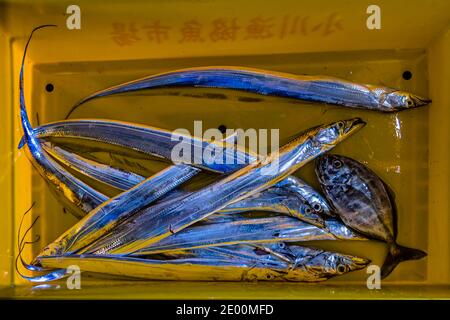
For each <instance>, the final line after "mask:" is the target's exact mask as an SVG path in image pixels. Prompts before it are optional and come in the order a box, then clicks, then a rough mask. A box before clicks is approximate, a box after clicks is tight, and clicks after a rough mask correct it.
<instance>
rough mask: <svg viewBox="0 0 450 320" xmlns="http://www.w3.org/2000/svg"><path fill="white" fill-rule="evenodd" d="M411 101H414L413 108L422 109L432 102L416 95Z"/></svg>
mask: <svg viewBox="0 0 450 320" xmlns="http://www.w3.org/2000/svg"><path fill="white" fill-rule="evenodd" d="M411 99H412V100H413V102H414V103H413V108H414V107H421V106H426V105H427V104H430V103H431V102H432V101H431V99H427V98H422V97H419V96H416V95H413V96H411Z"/></svg>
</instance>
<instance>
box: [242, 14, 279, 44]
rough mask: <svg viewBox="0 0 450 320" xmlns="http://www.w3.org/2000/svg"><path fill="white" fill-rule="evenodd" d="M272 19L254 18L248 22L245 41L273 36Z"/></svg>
mask: <svg viewBox="0 0 450 320" xmlns="http://www.w3.org/2000/svg"><path fill="white" fill-rule="evenodd" d="M272 21H273V19H272V18H261V17H256V18H253V19H251V20H250V23H249V24H248V26H247V36H246V37H245V39H267V38H271V37H272V36H273V33H272V28H273V26H274V25H273V23H272Z"/></svg>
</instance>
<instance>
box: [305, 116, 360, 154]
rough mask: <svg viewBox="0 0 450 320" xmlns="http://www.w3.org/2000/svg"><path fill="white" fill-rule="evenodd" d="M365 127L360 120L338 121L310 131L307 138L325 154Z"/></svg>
mask: <svg viewBox="0 0 450 320" xmlns="http://www.w3.org/2000/svg"><path fill="white" fill-rule="evenodd" d="M365 125H366V123H365V122H364V121H363V120H362V119H361V118H353V119H347V120H340V121H336V122H332V123H330V124H327V125H322V126H319V127H316V128H315V129H313V130H310V131H309V136H310V138H311V140H312V144H313V145H314V146H321V147H322V150H323V152H326V151H328V150H330V149H331V148H332V147H334V146H335V145H336V144H338V143H339V142H341V141H342V140H344V139H346V138H347V137H349V136H350V135H352V134H353V133H355V132H356V131H358V130H360V129H361V128H362V127H364V126H365Z"/></svg>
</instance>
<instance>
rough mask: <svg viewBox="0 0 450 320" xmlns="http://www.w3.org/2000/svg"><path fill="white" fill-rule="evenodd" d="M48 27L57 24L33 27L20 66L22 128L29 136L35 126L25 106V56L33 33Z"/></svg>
mask: <svg viewBox="0 0 450 320" xmlns="http://www.w3.org/2000/svg"><path fill="white" fill-rule="evenodd" d="M46 27H56V25H52V24H46V25H42V26H39V27H36V28H34V29H33V31H31V34H30V36H29V37H28V41H27V44H26V45H25V49H24V51H23V56H22V63H21V67H20V77H19V92H20V118H21V122H22V128H23V131H24V135H25V137H27V138H28V137H30V136H31V135H32V134H33V128H32V127H31V123H30V120H29V119H28V114H27V111H26V106H25V96H24V88H23V87H24V86H23V72H24V68H25V57H26V55H27V51H28V46H29V44H30V41H31V38H32V37H33V33H34V32H35V31H37V30H39V29H42V28H46Z"/></svg>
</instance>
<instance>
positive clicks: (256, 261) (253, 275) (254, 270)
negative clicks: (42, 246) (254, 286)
mask: <svg viewBox="0 0 450 320" xmlns="http://www.w3.org/2000/svg"><path fill="white" fill-rule="evenodd" d="M291 247H292V248H291V252H293V253H294V254H295V255H296V256H295V258H294V261H295V263H294V264H292V263H290V262H287V261H282V260H281V259H274V258H271V259H264V258H262V257H261V254H257V253H253V254H251V252H250V251H251V250H253V251H255V250H258V248H254V247H248V248H246V247H240V248H230V249H231V250H229V251H230V252H229V255H225V256H224V257H223V258H221V257H219V256H218V255H217V254H215V255H213V256H212V257H208V254H206V256H205V257H202V256H200V257H191V258H179V259H170V260H158V259H151V258H135V257H124V256H116V255H90V254H85V255H70V256H63V257H60V256H53V257H52V256H48V257H41V258H40V260H39V262H40V264H42V266H44V267H46V268H60V269H59V270H64V268H67V267H69V266H71V265H77V266H79V267H80V270H81V271H83V272H96V273H104V274H110V275H116V276H122V277H126V278H130V277H131V278H138V279H148V280H184V281H255V280H262V281H305V282H316V281H323V280H327V279H329V278H332V277H335V276H338V275H342V274H346V273H348V272H351V271H355V270H360V269H362V268H364V267H365V266H366V265H367V264H368V263H369V260H367V259H363V258H359V257H354V256H349V255H344V254H339V253H334V252H327V251H323V250H319V249H313V248H306V247H299V246H296V248H293V246H291ZM242 251H244V252H242ZM245 251H246V252H245ZM261 251H262V250H259V251H256V252H261ZM233 252H234V253H235V255H234V257H230V255H233ZM265 254H266V255H269V254H270V253H265Z"/></svg>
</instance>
